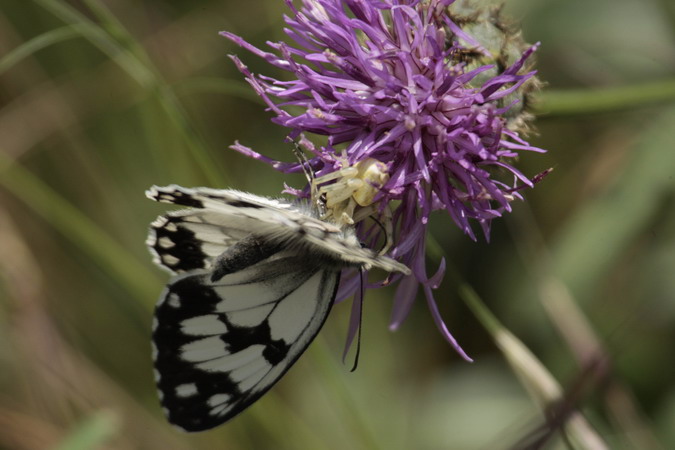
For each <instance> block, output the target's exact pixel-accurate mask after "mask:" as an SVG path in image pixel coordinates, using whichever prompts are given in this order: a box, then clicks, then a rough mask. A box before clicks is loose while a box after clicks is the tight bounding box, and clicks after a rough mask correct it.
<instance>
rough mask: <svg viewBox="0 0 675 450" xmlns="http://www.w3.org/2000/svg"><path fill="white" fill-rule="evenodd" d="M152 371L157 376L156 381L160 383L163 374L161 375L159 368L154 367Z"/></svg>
mask: <svg viewBox="0 0 675 450" xmlns="http://www.w3.org/2000/svg"><path fill="white" fill-rule="evenodd" d="M152 373H153V375H154V376H155V382H157V383H159V380H161V379H162V375H160V373H159V370H157V369H153V371H152Z"/></svg>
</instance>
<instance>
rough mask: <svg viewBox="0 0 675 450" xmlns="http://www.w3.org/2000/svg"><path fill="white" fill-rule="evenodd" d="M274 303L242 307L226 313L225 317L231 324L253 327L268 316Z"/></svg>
mask: <svg viewBox="0 0 675 450" xmlns="http://www.w3.org/2000/svg"><path fill="white" fill-rule="evenodd" d="M274 306H275V305H274V304H269V305H264V306H259V307H258V308H250V309H244V310H241V311H236V312H231V313H227V319H228V320H229V321H230V322H231V323H232V324H233V325H238V326H243V327H254V326H257V325H260V324H261V323H262V322H263V321H264V320H265V319H266V318H267V316H269V314H270V312H272V309H274Z"/></svg>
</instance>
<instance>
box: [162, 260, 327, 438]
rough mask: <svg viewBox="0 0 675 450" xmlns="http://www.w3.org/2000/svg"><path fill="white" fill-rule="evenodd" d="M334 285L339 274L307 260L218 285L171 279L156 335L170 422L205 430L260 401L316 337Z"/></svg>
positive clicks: (253, 270) (205, 275) (197, 274)
mask: <svg viewBox="0 0 675 450" xmlns="http://www.w3.org/2000/svg"><path fill="white" fill-rule="evenodd" d="M310 259H311V258H310ZM338 279H339V272H337V271H335V270H332V269H325V268H321V266H320V264H319V265H317V264H316V262H311V261H309V260H308V258H307V257H304V256H303V257H298V256H285V255H283V254H275V255H273V256H271V257H270V258H268V259H267V260H264V261H262V262H260V263H257V264H254V265H252V266H250V267H247V268H244V269H242V270H239V271H237V272H233V273H230V274H227V275H225V276H223V277H222V278H220V279H219V280H217V281H216V282H212V281H211V272H210V271H204V270H200V271H194V272H193V273H190V274H186V275H181V276H178V277H175V278H174V279H173V280H172V282H171V283H170V284H169V285H168V286H167V289H166V290H165V292H164V294H163V295H162V298H161V300H160V302H159V304H158V306H157V309H156V322H155V327H154V331H153V343H154V346H155V355H154V359H155V369H156V374H155V375H156V379H157V386H158V389H159V392H160V398H161V403H162V406H163V407H164V411H165V414H166V415H167V418H168V420H169V422H171V423H173V424H174V425H177V426H178V427H180V428H182V429H184V430H186V431H201V430H205V429H209V428H212V427H215V426H217V425H220V424H221V423H223V422H225V421H227V420H229V419H231V418H232V417H234V416H235V415H237V414H238V413H240V412H241V411H242V410H244V409H245V408H247V407H248V406H250V405H251V404H252V403H253V402H255V401H256V400H257V399H258V398H260V396H262V395H263V394H264V393H265V392H267V390H269V389H270V387H272V386H273V385H274V383H276V382H277V381H278V380H279V378H281V376H282V375H283V374H284V373H285V372H286V371H287V370H288V369H289V368H290V367H291V366H292V364H293V363H294V362H295V361H296V360H297V359H298V357H299V356H300V355H301V354H302V353H303V352H304V351H305V349H306V348H307V347H308V346H309V344H310V343H311V341H312V340H313V339H314V337H315V336H316V334H317V333H318V332H319V330H320V328H321V326H322V325H323V323H324V321H325V320H326V317H327V316H328V312H329V310H330V308H331V305H332V303H333V300H334V298H335V294H336V291H337V286H338Z"/></svg>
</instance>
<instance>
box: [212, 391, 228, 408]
mask: <svg viewBox="0 0 675 450" xmlns="http://www.w3.org/2000/svg"><path fill="white" fill-rule="evenodd" d="M231 398H232V396H231V395H230V394H216V395H212V396H211V397H210V398H209V399H208V400H207V401H206V403H208V405H209V406H210V407H211V408H215V407H217V406H221V405H222V404H223V403H227V402H229V401H230V399H231Z"/></svg>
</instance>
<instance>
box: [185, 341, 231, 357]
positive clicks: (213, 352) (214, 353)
mask: <svg viewBox="0 0 675 450" xmlns="http://www.w3.org/2000/svg"><path fill="white" fill-rule="evenodd" d="M227 353H228V352H227V351H226V350H225V343H224V342H223V341H222V340H221V339H220V336H212V337H207V338H204V339H199V340H198V341H194V342H190V343H189V344H185V345H184V346H182V347H181V355H180V357H181V359H182V360H183V361H187V362H202V361H209V360H211V359H215V358H220V357H221V356H223V355H226V354H227Z"/></svg>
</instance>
